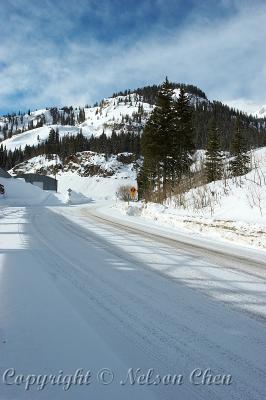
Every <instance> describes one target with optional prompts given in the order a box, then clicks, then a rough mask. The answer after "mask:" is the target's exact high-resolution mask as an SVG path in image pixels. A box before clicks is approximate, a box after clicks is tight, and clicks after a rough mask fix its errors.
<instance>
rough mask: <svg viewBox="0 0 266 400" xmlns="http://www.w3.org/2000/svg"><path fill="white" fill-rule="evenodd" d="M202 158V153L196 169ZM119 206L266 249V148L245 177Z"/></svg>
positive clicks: (125, 210) (165, 223)
mask: <svg viewBox="0 0 266 400" xmlns="http://www.w3.org/2000/svg"><path fill="white" fill-rule="evenodd" d="M202 157H204V154H203V153H200V152H198V158H196V159H195V164H194V165H195V169H197V162H200V159H201V158H202ZM116 208H118V209H119V210H120V212H121V213H122V214H124V215H128V216H133V217H134V216H141V217H143V218H145V219H148V220H152V221H156V222H157V223H158V224H160V225H163V226H167V227H169V228H171V227H174V228H179V229H180V228H182V229H185V230H187V231H188V232H191V233H195V232H197V233H201V234H204V235H207V236H209V237H211V238H218V239H219V238H223V239H226V240H230V241H237V242H239V243H242V244H245V245H252V246H256V247H260V248H266V147H264V148H260V149H257V150H255V151H254V152H253V153H252V170H251V171H250V172H249V173H248V174H246V175H245V176H242V177H238V178H232V179H228V180H227V181H217V182H212V183H210V184H207V185H203V186H199V187H197V188H194V189H191V190H190V191H188V192H186V193H184V194H182V195H180V197H179V198H172V199H171V200H169V199H168V200H167V201H166V202H165V204H164V205H161V204H154V203H148V204H142V203H130V204H129V205H128V204H127V203H121V202H119V203H117V204H116Z"/></svg>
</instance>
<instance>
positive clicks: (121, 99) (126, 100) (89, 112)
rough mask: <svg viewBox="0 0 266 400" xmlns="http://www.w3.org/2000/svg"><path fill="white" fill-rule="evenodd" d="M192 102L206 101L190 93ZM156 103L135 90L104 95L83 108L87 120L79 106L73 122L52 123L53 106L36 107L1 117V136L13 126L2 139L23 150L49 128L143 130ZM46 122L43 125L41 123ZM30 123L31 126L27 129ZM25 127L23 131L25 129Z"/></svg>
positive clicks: (91, 132) (95, 133)
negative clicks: (102, 98) (117, 94)
mask: <svg viewBox="0 0 266 400" xmlns="http://www.w3.org/2000/svg"><path fill="white" fill-rule="evenodd" d="M179 92H180V90H179V89H174V91H173V98H174V99H177V98H178V96H179ZM188 96H189V99H190V102H191V104H192V105H195V104H196V103H199V102H207V100H206V99H203V98H201V97H199V96H195V95H191V94H188ZM153 109H154V106H153V105H151V104H149V103H145V102H144V101H143V98H142V97H141V96H139V95H137V94H136V93H131V94H129V95H126V96H117V97H111V98H107V99H104V100H103V101H102V102H101V103H100V105H99V106H95V107H88V108H84V113H85V120H84V122H82V123H79V119H78V115H79V112H80V110H79V109H74V110H72V111H73V113H74V125H60V124H53V117H52V113H53V111H52V109H50V110H49V109H47V110H46V109H45V110H37V111H34V112H31V113H30V115H28V114H26V115H24V116H19V115H17V116H12V117H9V118H6V117H0V127H1V131H0V138H1V136H2V138H3V129H4V127H5V126H8V128H9V129H11V126H13V134H12V137H10V138H7V139H5V140H3V141H2V142H1V144H2V145H3V146H4V147H6V149H7V150H12V151H14V150H15V149H16V148H17V149H18V148H21V149H22V150H23V149H24V148H25V146H26V145H28V146H37V145H38V144H40V143H42V142H44V141H45V140H47V138H48V136H49V132H50V130H51V129H52V128H53V129H57V128H58V130H59V136H60V137H63V136H67V135H77V134H78V133H79V132H82V134H83V135H84V136H85V137H88V138H89V137H91V136H92V135H93V136H94V137H99V136H100V135H101V134H102V133H103V132H104V133H105V134H106V136H107V137H109V136H111V134H112V132H113V131H115V132H116V133H118V134H119V133H121V132H132V131H133V132H136V133H141V132H142V130H143V128H144V126H145V123H146V122H147V120H148V118H149V116H150V113H151V112H152V110H153ZM59 114H60V115H65V116H67V115H69V114H68V113H67V112H66V111H64V109H60V110H59ZM41 123H43V126H39V125H40V124H41ZM28 127H30V129H29V130H28ZM23 130H24V131H23Z"/></svg>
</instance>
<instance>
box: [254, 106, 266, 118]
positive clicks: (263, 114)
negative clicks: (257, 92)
mask: <svg viewBox="0 0 266 400" xmlns="http://www.w3.org/2000/svg"><path fill="white" fill-rule="evenodd" d="M255 115H256V116H257V117H258V118H266V105H264V106H262V107H261V108H260V109H259V111H258V112H257V113H256V114H255Z"/></svg>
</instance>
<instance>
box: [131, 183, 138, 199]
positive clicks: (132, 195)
mask: <svg viewBox="0 0 266 400" xmlns="http://www.w3.org/2000/svg"><path fill="white" fill-rule="evenodd" d="M136 192H137V189H136V188H135V187H134V186H132V187H131V188H130V196H131V198H134V197H135V196H136Z"/></svg>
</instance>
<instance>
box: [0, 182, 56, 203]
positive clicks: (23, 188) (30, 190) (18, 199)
mask: <svg viewBox="0 0 266 400" xmlns="http://www.w3.org/2000/svg"><path fill="white" fill-rule="evenodd" d="M0 183H1V184H2V185H4V187H5V192H6V193H5V195H4V196H1V195H0V204H1V205H6V206H32V205H60V204H62V202H63V201H62V199H61V198H60V195H58V194H56V193H54V192H50V191H45V190H42V189H40V188H38V187H37V186H34V185H32V184H31V183H26V182H25V181H24V179H15V178H10V179H5V178H0Z"/></svg>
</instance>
